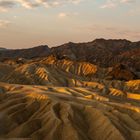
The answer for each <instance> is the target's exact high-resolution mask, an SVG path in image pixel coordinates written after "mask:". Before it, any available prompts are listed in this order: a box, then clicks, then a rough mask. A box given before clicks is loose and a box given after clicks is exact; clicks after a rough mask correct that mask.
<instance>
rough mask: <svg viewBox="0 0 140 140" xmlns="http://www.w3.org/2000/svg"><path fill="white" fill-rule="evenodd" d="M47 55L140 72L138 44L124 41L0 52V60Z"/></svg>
mask: <svg viewBox="0 0 140 140" xmlns="http://www.w3.org/2000/svg"><path fill="white" fill-rule="evenodd" d="M49 55H54V56H55V57H57V58H58V59H63V58H66V59H70V60H74V61H85V62H89V63H92V64H96V65H98V66H100V67H110V66H115V65H117V64H120V63H122V64H125V65H127V66H129V67H130V68H134V69H136V70H137V71H140V42H131V41H128V40H125V39H124V40H122V39H119V40H113V39H109V40H105V39H96V40H94V41H92V42H87V43H72V42H69V43H66V44H63V45H61V46H57V47H53V48H49V47H48V46H47V45H45V46H38V47H35V48H30V49H20V50H2V51H0V58H2V57H12V58H19V57H23V58H26V59H32V58H38V57H46V56H49Z"/></svg>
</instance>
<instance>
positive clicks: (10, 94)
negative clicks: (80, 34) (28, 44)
mask: <svg viewBox="0 0 140 140" xmlns="http://www.w3.org/2000/svg"><path fill="white" fill-rule="evenodd" d="M139 46H140V43H139V42H135V43H132V42H130V41H127V40H104V39H97V40H94V41H92V42H89V43H77V44H76V43H72V42H70V43H68V44H64V45H62V46H59V47H56V48H52V49H49V48H48V47H47V46H40V47H37V48H32V49H26V50H0V140H5V139H9V138H11V139H16V140H17V139H23V140H25V139H26V140H27V139H29V140H139V139H140V79H139V74H140V73H139V66H140V65H137V64H139V62H140V59H139ZM7 56H9V57H7ZM120 62H121V63H120ZM124 63H125V64H124Z"/></svg>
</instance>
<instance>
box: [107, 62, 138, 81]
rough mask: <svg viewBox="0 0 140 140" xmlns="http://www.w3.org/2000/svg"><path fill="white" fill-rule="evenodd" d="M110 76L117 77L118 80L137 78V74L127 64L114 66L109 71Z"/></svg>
mask: <svg viewBox="0 0 140 140" xmlns="http://www.w3.org/2000/svg"><path fill="white" fill-rule="evenodd" d="M108 78H110V79H112V80H113V79H116V80H126V81H128V80H133V79H136V78H137V76H136V75H135V74H134V72H132V71H131V70H130V69H129V68H127V67H126V66H125V65H122V64H118V65H116V66H114V67H113V68H112V70H111V71H110V72H109V73H108Z"/></svg>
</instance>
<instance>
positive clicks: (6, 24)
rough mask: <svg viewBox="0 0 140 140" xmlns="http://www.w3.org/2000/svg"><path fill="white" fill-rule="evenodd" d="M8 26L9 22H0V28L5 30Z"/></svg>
mask: <svg viewBox="0 0 140 140" xmlns="http://www.w3.org/2000/svg"><path fill="white" fill-rule="evenodd" d="M9 24H11V22H10V21H8V20H0V28H5V27H7V26H8V25H9Z"/></svg>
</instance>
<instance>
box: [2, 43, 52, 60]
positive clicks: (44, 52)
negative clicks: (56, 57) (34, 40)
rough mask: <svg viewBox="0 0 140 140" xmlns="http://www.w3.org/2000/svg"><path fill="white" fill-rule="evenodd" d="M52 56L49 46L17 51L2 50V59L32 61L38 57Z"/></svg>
mask: <svg viewBox="0 0 140 140" xmlns="http://www.w3.org/2000/svg"><path fill="white" fill-rule="evenodd" d="M49 54H50V48H49V47H48V46H47V45H41V46H37V47H34V48H29V49H15V50H10V49H6V50H0V57H1V58H19V57H22V58H26V59H32V58H37V57H43V56H48V55H49Z"/></svg>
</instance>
